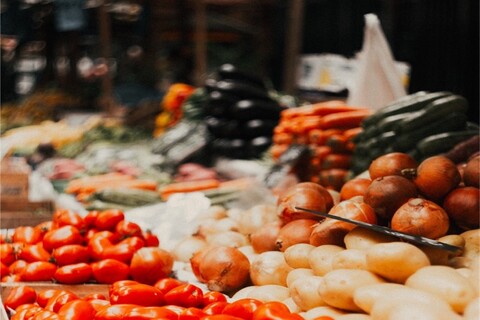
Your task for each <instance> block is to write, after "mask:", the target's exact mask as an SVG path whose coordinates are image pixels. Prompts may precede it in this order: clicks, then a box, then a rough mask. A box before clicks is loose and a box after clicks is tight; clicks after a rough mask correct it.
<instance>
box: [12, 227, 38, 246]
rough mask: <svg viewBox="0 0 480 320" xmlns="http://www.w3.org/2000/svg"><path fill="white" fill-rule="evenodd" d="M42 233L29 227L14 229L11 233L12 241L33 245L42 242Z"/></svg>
mask: <svg viewBox="0 0 480 320" xmlns="http://www.w3.org/2000/svg"><path fill="white" fill-rule="evenodd" d="M42 236H43V234H42V232H41V231H40V230H39V229H36V228H34V227H31V226H21V227H16V228H15V231H13V235H12V241H14V242H22V243H26V244H34V243H37V242H39V241H40V240H42Z"/></svg>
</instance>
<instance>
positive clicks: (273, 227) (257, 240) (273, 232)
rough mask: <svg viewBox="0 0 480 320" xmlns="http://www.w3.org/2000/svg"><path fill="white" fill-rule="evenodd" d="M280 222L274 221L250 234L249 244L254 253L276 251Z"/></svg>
mask: <svg viewBox="0 0 480 320" xmlns="http://www.w3.org/2000/svg"><path fill="white" fill-rule="evenodd" d="M281 227H282V222H280V221H275V222H270V223H267V224H265V225H264V226H262V227H260V228H259V229H258V230H256V231H255V232H253V233H252V234H250V243H251V245H252V247H253V250H254V251H255V252H256V253H262V252H265V251H275V250H277V244H276V241H277V238H278V233H279V232H280V228H281Z"/></svg>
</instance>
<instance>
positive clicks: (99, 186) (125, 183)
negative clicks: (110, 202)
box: [75, 179, 157, 194]
mask: <svg viewBox="0 0 480 320" xmlns="http://www.w3.org/2000/svg"><path fill="white" fill-rule="evenodd" d="M106 188H131V189H142V190H151V191H155V190H156V189H157V182H156V181H153V180H143V179H131V180H121V181H102V182H97V183H95V184H89V185H84V186H82V187H80V188H79V189H78V190H77V192H75V193H76V194H81V193H83V194H92V193H95V192H97V191H100V190H103V189H106Z"/></svg>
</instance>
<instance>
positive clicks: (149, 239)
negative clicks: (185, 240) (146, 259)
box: [143, 230, 160, 247]
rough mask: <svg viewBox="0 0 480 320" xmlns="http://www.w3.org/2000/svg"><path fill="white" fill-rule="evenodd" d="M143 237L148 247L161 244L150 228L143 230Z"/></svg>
mask: <svg viewBox="0 0 480 320" xmlns="http://www.w3.org/2000/svg"><path fill="white" fill-rule="evenodd" d="M143 238H144V239H145V246H146V247H158V246H159V245H160V240H159V239H158V237H157V236H156V235H154V234H153V233H152V231H150V230H146V231H144V232H143Z"/></svg>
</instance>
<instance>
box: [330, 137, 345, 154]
mask: <svg viewBox="0 0 480 320" xmlns="http://www.w3.org/2000/svg"><path fill="white" fill-rule="evenodd" d="M347 143H348V140H347V138H346V137H345V136H344V135H343V134H333V135H331V136H330V137H329V138H328V139H327V141H326V142H325V145H327V146H329V147H330V148H332V151H333V152H335V153H345V152H347V151H348V149H347Z"/></svg>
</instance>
